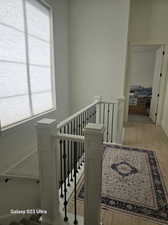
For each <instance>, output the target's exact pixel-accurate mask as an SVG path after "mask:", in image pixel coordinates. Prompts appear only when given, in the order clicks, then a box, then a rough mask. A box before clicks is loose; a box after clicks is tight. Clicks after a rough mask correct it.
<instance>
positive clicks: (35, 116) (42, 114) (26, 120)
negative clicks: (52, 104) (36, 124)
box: [0, 108, 56, 135]
mask: <svg viewBox="0 0 168 225" xmlns="http://www.w3.org/2000/svg"><path fill="white" fill-rule="evenodd" d="M55 111H56V108H52V109H50V110H48V111H45V112H42V113H39V114H36V115H34V116H31V117H28V118H26V119H23V120H21V121H18V122H16V123H13V124H11V125H8V126H5V127H1V130H0V135H2V134H3V133H5V132H6V131H8V130H10V129H12V128H16V127H19V126H22V125H23V124H25V123H28V122H33V120H35V119H40V117H42V116H45V115H46V114H48V113H52V112H55Z"/></svg>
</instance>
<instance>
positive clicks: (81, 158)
mask: <svg viewBox="0 0 168 225" xmlns="http://www.w3.org/2000/svg"><path fill="white" fill-rule="evenodd" d="M80 135H81V136H82V114H81V115H80ZM80 149H81V153H80V165H81V166H82V143H80Z"/></svg>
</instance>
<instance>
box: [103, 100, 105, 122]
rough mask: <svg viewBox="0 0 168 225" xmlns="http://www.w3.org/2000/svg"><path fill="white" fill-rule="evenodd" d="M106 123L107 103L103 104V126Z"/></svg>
mask: <svg viewBox="0 0 168 225" xmlns="http://www.w3.org/2000/svg"><path fill="white" fill-rule="evenodd" d="M104 122H105V103H103V124H104Z"/></svg>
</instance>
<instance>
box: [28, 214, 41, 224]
mask: <svg viewBox="0 0 168 225" xmlns="http://www.w3.org/2000/svg"><path fill="white" fill-rule="evenodd" d="M40 217H41V214H38V215H32V216H31V217H30V220H31V221H34V222H36V223H40V221H39V219H40Z"/></svg>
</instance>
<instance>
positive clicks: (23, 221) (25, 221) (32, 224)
mask: <svg viewBox="0 0 168 225" xmlns="http://www.w3.org/2000/svg"><path fill="white" fill-rule="evenodd" d="M20 223H21V224H23V225H39V222H35V221H33V220H30V219H24V218H23V219H21V220H20ZM12 225H18V224H12ZM19 225H20V224H19Z"/></svg>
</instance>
